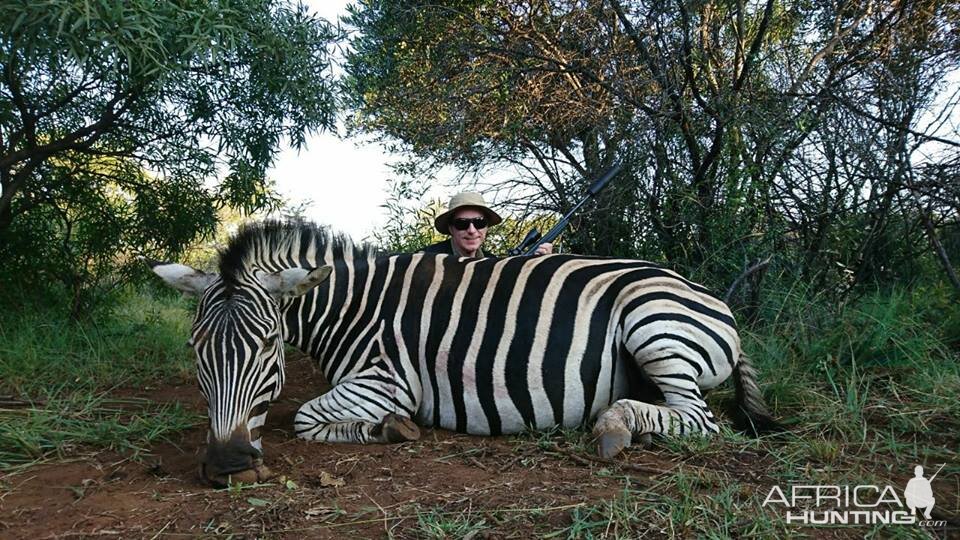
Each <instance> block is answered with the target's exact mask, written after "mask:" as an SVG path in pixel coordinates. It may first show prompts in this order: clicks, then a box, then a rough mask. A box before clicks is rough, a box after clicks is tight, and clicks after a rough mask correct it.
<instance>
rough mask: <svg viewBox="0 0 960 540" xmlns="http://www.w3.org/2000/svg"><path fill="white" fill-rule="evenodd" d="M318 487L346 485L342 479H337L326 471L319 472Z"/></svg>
mask: <svg viewBox="0 0 960 540" xmlns="http://www.w3.org/2000/svg"><path fill="white" fill-rule="evenodd" d="M320 485H321V486H323V487H340V486H344V485H346V482H345V481H344V480H343V478H338V477H336V476H333V475H332V474H330V473H328V472H327V471H321V472H320Z"/></svg>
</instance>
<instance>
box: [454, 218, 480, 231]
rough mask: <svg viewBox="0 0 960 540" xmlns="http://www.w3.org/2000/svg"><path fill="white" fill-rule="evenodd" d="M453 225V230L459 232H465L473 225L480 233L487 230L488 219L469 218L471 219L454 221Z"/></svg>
mask: <svg viewBox="0 0 960 540" xmlns="http://www.w3.org/2000/svg"><path fill="white" fill-rule="evenodd" d="M451 223H452V224H453V228H454V229H456V230H458V231H465V230H467V229H469V228H470V225H471V224H472V225H473V228H474V229H477V230H478V231H479V230H480V229H486V228H487V218H483V217H475V218H469V219H467V218H457V219H455V220H453V221H452V222H451Z"/></svg>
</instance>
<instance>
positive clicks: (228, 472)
mask: <svg viewBox="0 0 960 540" xmlns="http://www.w3.org/2000/svg"><path fill="white" fill-rule="evenodd" d="M272 476H273V473H272V472H271V471H270V469H269V468H267V466H266V465H264V464H263V453H262V452H260V450H258V449H256V448H254V446H253V445H252V444H250V441H249V434H248V433H247V432H246V429H245V428H243V429H240V430H237V431H236V432H234V434H233V435H232V436H231V437H230V439H229V440H228V441H226V442H219V441H214V442H211V443H210V444H209V445H208V446H207V451H206V452H205V453H204V456H203V458H202V459H201V460H200V477H201V479H203V480H204V481H206V482H208V483H210V484H211V485H213V486H214V487H218V488H220V487H227V486H229V485H231V484H237V483H244V484H253V483H256V482H263V481H265V480H268V479H270V478H271V477H272Z"/></svg>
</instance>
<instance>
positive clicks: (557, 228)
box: [523, 163, 622, 255]
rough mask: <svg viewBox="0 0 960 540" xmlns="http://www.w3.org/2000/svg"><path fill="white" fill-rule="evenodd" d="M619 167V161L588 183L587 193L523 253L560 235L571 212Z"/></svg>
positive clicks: (606, 182)
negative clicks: (591, 182)
mask: <svg viewBox="0 0 960 540" xmlns="http://www.w3.org/2000/svg"><path fill="white" fill-rule="evenodd" d="M621 169H622V167H621V165H620V164H619V163H617V164H615V165H614V166H613V167H610V168H609V169H607V171H606V172H605V173H603V176H601V177H600V178H598V179H597V180H596V181H595V182H594V183H593V184H590V187H589V188H587V194H586V195H584V197H583V198H582V199H580V202H578V203H577V204H576V205H574V207H573V208H571V209H570V211H569V212H567V213H566V214H564V216H563V217H562V218H560V221H558V222H557V224H556V225H554V226H553V227H552V228H551V229H550V230H549V231H547V234H544V235H543V236H542V237H540V240H538V241H536V242H534V244H533V245H532V246H530V248H529V249H527V250H526V251H525V252H524V253H523V254H524V255H533V254H534V253H535V252H536V251H537V248H538V247H540V245H541V244H545V243H547V242H553V240H554V239H555V238H556V237H558V236H560V233H561V232H563V229H565V228H566V226H567V224H568V223H570V217H571V216H573V214H574V213H575V212H576V211H577V210H579V209H580V207H581V206H583V205H584V204H586V203H587V201H589V200H590V199H592V198H593V197H595V196H596V195H597V193H600V191H601V190H603V188H605V187H606V186H607V184H608V183H609V182H610V180H612V179H613V177H614V176H616V175H617V173H619V172H620V170H621Z"/></svg>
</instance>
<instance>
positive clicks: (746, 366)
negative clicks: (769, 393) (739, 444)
mask: <svg viewBox="0 0 960 540" xmlns="http://www.w3.org/2000/svg"><path fill="white" fill-rule="evenodd" d="M733 384H734V388H735V395H736V400H737V401H736V405H735V406H734V411H733V419H734V425H735V426H736V427H737V429H739V430H742V431H746V432H748V433H751V434H752V435H759V434H761V433H769V432H774V431H781V430H782V429H783V428H782V426H781V425H780V424H779V423H777V421H776V420H774V419H773V415H771V414H770V410H769V409H768V408H767V404H766V402H765V401H764V400H763V392H761V391H760V386H759V385H757V371H756V370H755V369H754V367H753V364H751V363H750V359H749V358H747V357H746V356H745V355H742V354H741V355H740V361H739V362H738V363H737V365H736V366H735V367H734V368H733Z"/></svg>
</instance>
